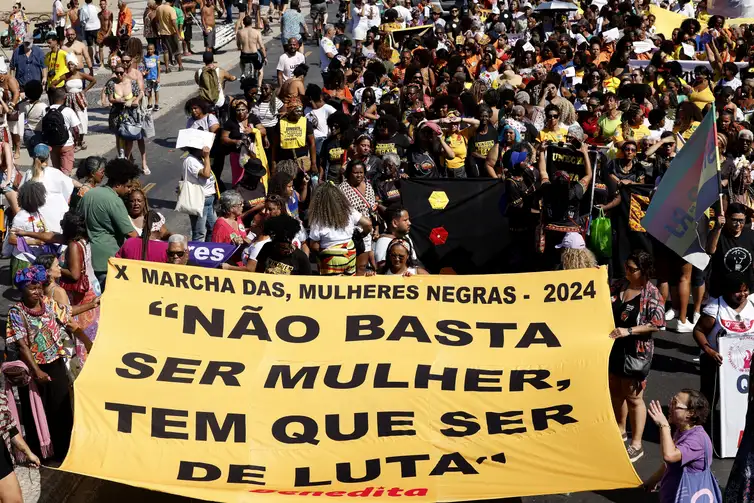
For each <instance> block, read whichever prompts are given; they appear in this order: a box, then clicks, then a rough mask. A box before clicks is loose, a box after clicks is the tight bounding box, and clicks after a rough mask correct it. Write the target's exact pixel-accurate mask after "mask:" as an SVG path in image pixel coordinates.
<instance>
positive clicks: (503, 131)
mask: <svg viewBox="0 0 754 503" xmlns="http://www.w3.org/2000/svg"><path fill="white" fill-rule="evenodd" d="M509 129H510V130H511V131H513V133H515V135H516V139H515V142H516V143H519V142H520V141H521V133H519V132H518V129H516V128H514V127H513V126H511V125H510V124H506V125H505V126H503V130H502V131H501V132H500V138H499V139H498V141H499V142H501V143H502V141H503V140H504V139H505V132H506V131H508V130H509Z"/></svg>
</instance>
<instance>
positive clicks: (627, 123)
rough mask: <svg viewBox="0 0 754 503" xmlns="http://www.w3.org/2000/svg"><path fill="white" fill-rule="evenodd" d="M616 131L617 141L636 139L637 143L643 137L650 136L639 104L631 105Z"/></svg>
mask: <svg viewBox="0 0 754 503" xmlns="http://www.w3.org/2000/svg"><path fill="white" fill-rule="evenodd" d="M615 133H616V134H615V137H614V138H615V142H616V143H621V142H623V141H626V140H634V141H635V142H636V144H637V145H638V144H639V143H640V142H641V139H642V138H644V137H645V136H649V134H650V131H649V128H648V127H647V126H645V125H644V112H642V110H641V108H639V106H638V105H631V107H630V108H629V109H628V111H627V112H626V113H624V114H623V118H622V120H621V124H620V127H618V129H617V130H616V132H615Z"/></svg>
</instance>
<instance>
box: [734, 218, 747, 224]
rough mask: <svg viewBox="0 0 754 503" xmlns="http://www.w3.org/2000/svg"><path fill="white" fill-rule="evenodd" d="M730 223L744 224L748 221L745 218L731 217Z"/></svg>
mask: <svg viewBox="0 0 754 503" xmlns="http://www.w3.org/2000/svg"><path fill="white" fill-rule="evenodd" d="M730 223H731V224H732V225H744V224H745V223H746V219H745V218H731V219H730Z"/></svg>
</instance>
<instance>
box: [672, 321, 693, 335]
mask: <svg viewBox="0 0 754 503" xmlns="http://www.w3.org/2000/svg"><path fill="white" fill-rule="evenodd" d="M675 321H676V324H675V328H674V330H675V331H676V332H678V333H680V334H688V333H691V332H693V331H694V325H696V323H694V322H692V321H689V320H688V319H687V320H686V321H683V322H682V321H681V320H675Z"/></svg>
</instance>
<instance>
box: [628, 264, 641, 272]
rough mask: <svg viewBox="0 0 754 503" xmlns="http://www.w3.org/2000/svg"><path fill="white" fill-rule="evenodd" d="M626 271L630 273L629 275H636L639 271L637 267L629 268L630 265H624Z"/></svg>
mask: <svg viewBox="0 0 754 503" xmlns="http://www.w3.org/2000/svg"><path fill="white" fill-rule="evenodd" d="M626 270H627V271H628V272H630V273H631V274H634V273H637V272H639V271H641V269H639V268H638V267H631V266H630V265H628V264H626Z"/></svg>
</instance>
